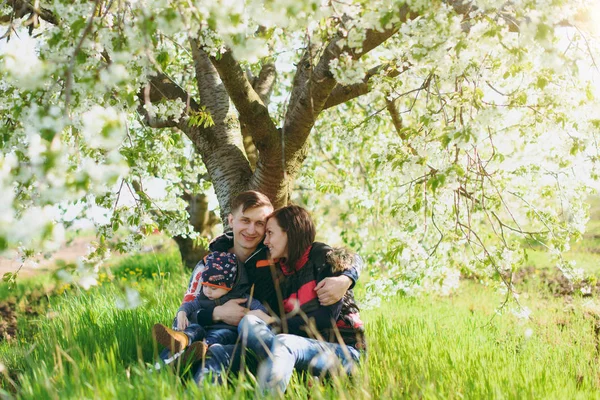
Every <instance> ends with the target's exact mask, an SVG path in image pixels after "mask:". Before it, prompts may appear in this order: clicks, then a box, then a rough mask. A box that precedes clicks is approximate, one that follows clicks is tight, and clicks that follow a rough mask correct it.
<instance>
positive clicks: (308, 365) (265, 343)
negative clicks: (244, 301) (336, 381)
mask: <svg viewBox="0 0 600 400" xmlns="http://www.w3.org/2000/svg"><path fill="white" fill-rule="evenodd" d="M238 332H239V335H240V338H241V342H242V345H245V346H246V347H247V348H248V350H250V351H251V352H253V353H254V355H255V356H256V358H257V360H258V361H259V362H261V361H262V362H261V364H260V367H259V370H258V382H259V386H260V388H261V389H262V390H267V391H279V392H280V393H284V392H285V389H286V387H287V385H288V383H289V381H290V378H291V377H292V374H293V372H294V369H296V370H298V371H306V372H308V373H309V374H311V375H313V376H318V377H324V376H326V375H329V374H332V373H340V372H341V373H343V374H347V375H351V374H352V373H353V371H354V369H355V367H356V365H357V364H358V362H359V360H360V352H359V351H358V350H356V349H355V348H354V347H352V346H346V345H340V344H337V343H330V342H324V341H320V340H316V339H309V338H305V337H302V336H297V335H288V334H279V335H275V334H274V333H273V331H271V329H270V328H269V326H268V325H267V324H266V323H265V322H264V321H263V320H261V319H260V318H258V317H256V316H254V315H247V316H245V317H244V318H243V319H242V321H241V322H240V325H239V326H238Z"/></svg>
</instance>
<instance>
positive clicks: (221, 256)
mask: <svg viewBox="0 0 600 400" xmlns="http://www.w3.org/2000/svg"><path fill="white" fill-rule="evenodd" d="M204 266H205V268H204V271H202V284H203V285H206V286H212V287H216V288H220V289H227V290H231V288H232V287H233V284H234V283H235V277H236V273H237V257H236V256H235V254H232V253H225V252H218V251H214V252H212V253H209V254H208V255H207V256H206V257H205V258H204Z"/></svg>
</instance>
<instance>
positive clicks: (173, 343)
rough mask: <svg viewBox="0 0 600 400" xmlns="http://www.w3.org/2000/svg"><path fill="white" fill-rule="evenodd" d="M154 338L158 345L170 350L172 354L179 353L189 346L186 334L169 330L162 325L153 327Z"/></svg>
mask: <svg viewBox="0 0 600 400" xmlns="http://www.w3.org/2000/svg"><path fill="white" fill-rule="evenodd" d="M152 336H153V337H154V339H155V340H156V341H157V342H158V343H160V344H162V345H163V346H165V347H166V348H168V349H169V350H170V351H171V354H175V353H179V352H180V351H181V350H183V349H185V348H186V347H187V346H188V344H189V339H188V337H187V335H186V334H185V333H183V332H179V331H176V330H173V329H171V328H167V327H166V326H164V325H162V324H156V325H154V326H153V327H152Z"/></svg>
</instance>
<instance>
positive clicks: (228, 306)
mask: <svg viewBox="0 0 600 400" xmlns="http://www.w3.org/2000/svg"><path fill="white" fill-rule="evenodd" d="M246 301H247V300H246V299H231V300H229V301H228V302H227V303H225V304H223V305H222V306H217V307H215V309H214V310H213V321H215V322H224V323H226V324H228V325H233V326H237V325H238V324H239V323H240V321H241V320H242V318H244V315H246V311H248V310H247V309H246V308H244V307H242V304H245V303H246Z"/></svg>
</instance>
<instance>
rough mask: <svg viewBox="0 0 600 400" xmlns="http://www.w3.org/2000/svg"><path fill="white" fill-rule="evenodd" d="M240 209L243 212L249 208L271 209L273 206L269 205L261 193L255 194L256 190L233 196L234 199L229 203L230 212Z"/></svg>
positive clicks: (267, 199) (268, 201)
mask: <svg viewBox="0 0 600 400" xmlns="http://www.w3.org/2000/svg"><path fill="white" fill-rule="evenodd" d="M240 206H241V207H242V212H245V211H246V210H247V209H249V208H256V207H271V208H273V204H271V200H269V198H268V197H267V196H265V195H264V194H262V193H261V192H257V191H256V190H248V191H247V192H242V193H240V194H238V195H237V196H235V198H234V199H233V200H232V201H231V212H234V211H235V210H237V209H238V208H240Z"/></svg>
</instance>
